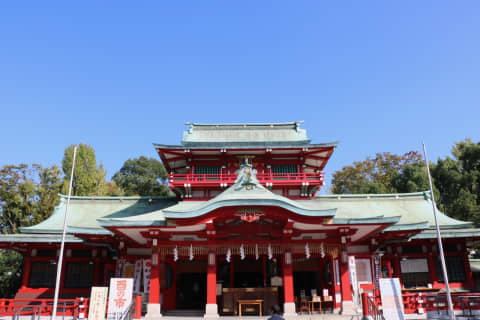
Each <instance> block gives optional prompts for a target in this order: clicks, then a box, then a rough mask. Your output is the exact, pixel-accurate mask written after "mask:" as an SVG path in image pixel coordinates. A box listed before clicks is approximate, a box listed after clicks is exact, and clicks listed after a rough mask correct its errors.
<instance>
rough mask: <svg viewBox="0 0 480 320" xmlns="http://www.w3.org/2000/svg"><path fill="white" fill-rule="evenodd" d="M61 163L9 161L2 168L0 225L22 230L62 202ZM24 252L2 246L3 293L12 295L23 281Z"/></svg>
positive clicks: (5, 229) (3, 229) (8, 229)
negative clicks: (43, 163) (41, 164)
mask: <svg viewBox="0 0 480 320" xmlns="http://www.w3.org/2000/svg"><path fill="white" fill-rule="evenodd" d="M60 174H61V173H60V170H59V169H58V167H57V166H52V167H46V168H43V167H42V166H40V165H36V164H34V165H32V166H29V165H26V164H20V165H8V166H4V167H2V168H1V169H0V229H1V232H2V233H18V231H19V228H20V227H21V226H29V225H31V224H35V223H39V222H41V221H42V220H44V219H45V218H47V217H48V216H49V215H50V214H51V213H52V212H53V208H54V207H55V205H57V203H58V200H59V199H58V193H59V191H60V188H61V176H60ZM21 268H22V256H21V254H19V253H17V252H15V251H12V250H0V283H1V286H0V297H12V296H13V295H14V294H15V292H16V290H17V289H18V287H19V285H20V281H21Z"/></svg>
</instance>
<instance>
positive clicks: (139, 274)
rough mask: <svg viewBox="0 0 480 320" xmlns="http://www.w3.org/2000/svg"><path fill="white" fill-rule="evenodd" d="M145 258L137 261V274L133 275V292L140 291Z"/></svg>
mask: <svg viewBox="0 0 480 320" xmlns="http://www.w3.org/2000/svg"><path fill="white" fill-rule="evenodd" d="M142 268H143V260H141V259H140V260H137V261H136V262H135V275H134V277H133V292H135V293H140V280H141V277H142Z"/></svg>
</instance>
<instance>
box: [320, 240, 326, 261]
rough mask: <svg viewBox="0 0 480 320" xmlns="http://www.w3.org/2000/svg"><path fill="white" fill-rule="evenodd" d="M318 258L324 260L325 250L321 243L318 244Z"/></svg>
mask: <svg viewBox="0 0 480 320" xmlns="http://www.w3.org/2000/svg"><path fill="white" fill-rule="evenodd" d="M320 256H321V257H322V258H325V248H324V247H323V242H322V243H321V244H320Z"/></svg>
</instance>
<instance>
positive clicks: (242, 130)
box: [182, 121, 310, 147]
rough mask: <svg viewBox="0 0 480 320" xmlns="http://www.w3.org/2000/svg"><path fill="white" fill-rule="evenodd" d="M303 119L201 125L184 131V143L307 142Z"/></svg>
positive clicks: (197, 144)
mask: <svg viewBox="0 0 480 320" xmlns="http://www.w3.org/2000/svg"><path fill="white" fill-rule="evenodd" d="M302 122H303V121H297V122H286V123H258V124H252V123H250V124H198V123H186V124H187V125H189V126H190V128H189V130H188V131H185V132H184V133H183V140H182V144H183V145H184V146H186V147H199V146H221V145H227V146H232V145H245V144H247V145H259V144H265V145H271V146H273V145H308V144H309V143H310V139H308V138H307V132H306V130H305V129H300V124H301V123H302Z"/></svg>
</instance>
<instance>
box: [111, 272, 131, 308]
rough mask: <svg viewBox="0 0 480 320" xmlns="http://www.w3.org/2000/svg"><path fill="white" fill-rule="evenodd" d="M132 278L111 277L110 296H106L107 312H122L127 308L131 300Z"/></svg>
mask: <svg viewBox="0 0 480 320" xmlns="http://www.w3.org/2000/svg"><path fill="white" fill-rule="evenodd" d="M132 295H133V279H132V278H111V279H110V296H109V297H108V313H109V314H113V313H122V312H125V310H127V309H128V307H129V306H130V303H131V302H132Z"/></svg>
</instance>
